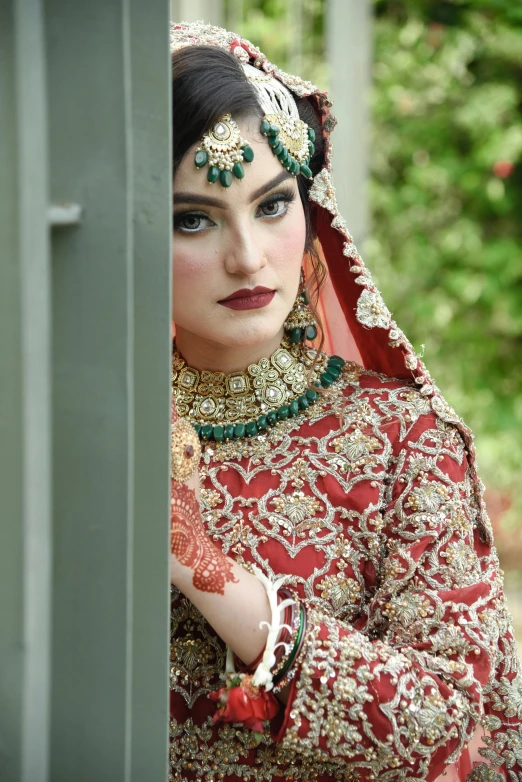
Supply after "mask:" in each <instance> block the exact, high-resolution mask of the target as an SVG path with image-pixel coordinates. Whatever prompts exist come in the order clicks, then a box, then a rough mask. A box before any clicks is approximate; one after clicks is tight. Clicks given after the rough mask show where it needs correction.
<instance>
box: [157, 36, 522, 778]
mask: <svg viewBox="0 0 522 782" xmlns="http://www.w3.org/2000/svg"><path fill="white" fill-rule="evenodd" d="M172 42H173V50H174V49H176V48H178V47H180V46H185V45H187V46H188V45H191V44H199V45H201V44H207V45H212V46H220V47H222V48H224V49H227V50H229V51H231V52H232V53H233V54H234V55H235V56H236V57H237V58H238V59H240V60H241V61H242V62H245V61H246V60H248V59H250V62H251V63H253V64H255V66H256V67H258V68H260V69H261V70H264V71H267V72H271V73H273V74H274V75H275V76H276V78H278V79H280V80H281V81H282V82H283V83H284V84H285V85H286V86H287V87H289V88H290V90H292V91H293V92H294V94H296V95H298V96H310V100H311V102H312V103H313V105H314V106H315V108H316V110H317V111H318V113H319V115H320V116H321V118H322V123H323V129H324V134H325V137H326V139H327V163H326V165H325V167H324V169H323V170H322V171H321V172H320V173H319V174H318V175H317V176H316V177H315V179H314V182H313V185H312V188H311V191H310V201H311V205H312V214H313V220H314V223H315V227H316V230H317V236H318V240H317V247H318V251H319V252H321V253H322V256H323V258H324V260H325V262H326V264H327V266H328V269H329V275H330V282H329V285H328V287H327V289H326V290H325V291H323V294H322V302H321V304H322V317H323V323H324V324H325V325H326V337H327V340H326V343H325V344H326V345H327V348H328V352H335V353H337V354H340V355H341V356H343V357H344V358H345V359H348V361H347V363H346V365H345V366H344V368H343V369H342V371H341V373H340V375H339V377H338V378H337V379H336V380H335V382H334V383H333V384H332V385H331V386H330V387H329V388H328V389H327V390H326V391H325V393H324V395H322V396H321V397H320V398H319V400H318V401H317V402H315V404H313V405H310V407H309V408H308V409H307V410H304V411H303V412H302V414H300V415H298V416H296V417H295V418H292V419H289V420H286V421H282V422H280V424H278V425H277V426H275V427H273V428H271V429H269V430H267V431H266V432H265V433H264V434H261V435H257V436H255V437H251V438H246V439H242V440H231V441H222V442H208V443H206V444H205V445H204V446H203V450H204V452H203V457H202V460H201V468H200V476H201V483H202V495H201V502H202V509H203V519H204V523H205V525H206V528H207V531H208V535H209V536H210V538H211V539H212V540H213V541H214V542H215V543H216V544H217V545H218V546H220V547H222V549H223V551H224V552H225V553H226V554H228V555H229V556H231V557H233V558H234V559H235V560H236V561H237V562H238V563H240V564H241V565H243V566H245V567H246V568H247V569H248V568H249V567H250V566H251V565H252V564H255V565H257V567H258V568H259V569H260V570H261V571H262V572H263V573H264V574H265V575H267V576H268V577H269V578H270V579H273V580H275V579H277V578H280V577H281V576H285V577H286V585H287V586H288V587H289V588H290V589H291V590H293V592H294V593H295V594H296V595H297V596H298V597H299V599H300V600H301V601H302V602H303V603H304V605H305V606H306V615H307V625H306V633H305V638H304V642H303V645H302V650H301V654H300V656H299V659H298V661H297V664H296V666H295V668H294V671H293V674H294V675H293V678H291V680H290V691H289V696H288V703H287V705H286V707H285V706H281V709H280V712H279V714H278V715H277V716H276V717H275V718H274V719H273V720H272V721H271V722H270V724H269V725H268V724H267V730H266V731H265V733H264V734H263V735H262V737H261V740H260V742H259V743H258V739H259V735H256V734H254V733H253V732H252V731H251V730H249V729H248V728H246V727H245V726H244V725H243V724H241V723H237V724H224V723H222V722H217V723H216V722H214V720H213V716H214V715H215V713H216V704H215V703H214V702H213V701H212V700H211V699H210V698H209V697H208V696H209V694H210V693H212V692H214V691H216V690H218V689H219V688H220V687H222V686H223V681H222V679H221V678H220V676H221V675H222V674H223V672H224V671H225V655H226V649H225V647H224V644H223V643H222V641H221V640H220V639H219V638H218V637H217V636H216V634H215V633H214V632H213V630H212V629H211V627H210V626H209V625H208V624H207V622H206V621H205V620H204V619H203V617H202V616H201V614H200V613H199V612H198V611H197V610H196V608H194V606H193V605H192V604H191V603H190V602H189V601H188V600H187V599H186V598H185V597H183V595H182V594H180V593H179V592H178V591H177V590H175V589H173V595H172V643H171V726H170V736H171V745H170V756H171V766H170V779H171V780H175V781H176V782H182V781H183V782H185V780H205V782H210V781H211V780H226V782H240V781H242V780H266V781H267V782H268V781H270V782H282V781H283V780H303V781H304V780H309V781H310V782H311V781H312V780H313V781H314V782H333V780H367V779H368V780H379V781H382V782H384V781H389V782H392V780H393V781H395V780H404V781H405V782H406V780H407V781H408V782H411V781H412V780H430V781H431V780H435V779H438V778H439V777H441V779H445V780H447V782H453V781H456V780H458V781H459V782H464V780H468V782H479V780H482V781H483V782H486V781H487V782H500V780H504V779H505V780H509V782H517V781H518V782H520V780H522V734H521V729H520V716H521V710H522V700H521V695H520V690H521V680H520V673H519V661H518V655H517V650H516V646H515V641H514V638H513V631H512V629H511V620H510V616H509V613H508V611H507V607H506V602H505V598H504V594H503V588H502V579H501V575H500V574H501V571H500V570H499V564H498V559H497V555H496V552H495V549H494V547H493V545H492V535H491V527H490V523H489V520H488V516H487V513H486V509H485V506H484V504H483V500H482V486H481V483H480V481H479V479H478V477H477V473H476V466H475V450H474V446H473V440H472V435H471V433H470V432H469V430H468V428H467V427H466V426H465V424H464V423H463V422H462V420H461V419H460V418H459V417H458V416H457V414H456V413H455V412H454V411H453V410H452V409H451V408H450V407H449V405H448V404H447V403H446V402H445V401H444V399H443V398H442V396H441V393H440V391H439V390H438V388H437V387H436V385H435V384H434V382H433V380H432V379H431V377H430V375H429V373H428V371H427V370H426V368H425V366H424V365H423V363H422V362H421V361H420V359H419V358H418V357H417V356H416V354H415V352H414V350H413V348H412V346H411V345H410V343H409V342H408V340H407V339H406V337H405V335H404V334H403V333H402V331H401V330H400V329H399V327H398V326H397V324H396V323H395V322H394V321H393V320H392V317H391V315H390V312H389V311H388V310H387V308H386V306H385V304H384V302H383V300H382V298H381V296H380V294H379V292H378V291H377V289H376V288H375V285H374V283H373V282H372V279H371V276H370V273H369V272H368V271H367V269H366V268H365V266H364V265H363V262H362V260H361V258H360V256H359V254H358V253H357V250H356V248H355V247H354V245H353V242H352V240H351V237H350V235H349V234H348V232H347V229H346V225H345V222H344V220H343V218H342V217H341V216H340V215H339V214H338V210H337V204H336V200H335V190H334V187H333V184H332V179H331V170H330V133H331V131H332V130H333V128H334V125H335V120H334V118H333V116H332V115H331V114H330V106H331V104H330V102H329V100H328V98H327V96H326V95H325V94H324V93H322V92H320V91H319V90H317V89H316V88H315V87H313V85H311V84H310V83H308V82H304V81H302V80H300V79H298V78H296V77H294V76H289V75H287V74H285V73H283V72H281V71H280V70H278V69H277V68H275V67H274V66H273V65H271V64H270V63H269V62H268V61H267V60H266V58H265V57H264V56H263V55H262V54H261V52H260V51H259V50H258V49H257V48H256V47H254V46H253V45H252V44H250V43H249V42H248V41H245V40H243V39H241V38H239V37H238V36H236V35H234V34H233V33H228V32H226V31H224V30H221V29H220V28H216V27H210V26H205V25H203V24H201V23H198V24H195V25H176V26H173V29H172ZM313 356H314V353H313V351H310V350H306V349H304V348H302V347H301V346H292V345H289V344H287V345H285V344H283V345H282V346H281V348H280V349H279V351H276V354H274V356H272V357H267V360H263V361H261V362H259V364H257V365H253V367H249V372H248V373H247V372H246V371H245V373H243V374H244V376H247V375H248V377H249V378H250V381H249V382H253V381H254V380H255V381H256V383H257V388H264V387H266V386H267V385H269V384H270V382H271V379H270V378H273V375H270V371H271V370H274V369H275V368H276V365H277V366H278V367H279V369H278V371H279V373H280V375H281V377H283V375H284V376H285V377H286V381H285V382H289V383H291V382H293V381H292V377H294V376H295V377H297V376H298V375H299V374H300V373H301V374H302V372H303V367H304V368H305V369H307V368H308V367H309V365H310V363H311V361H312V359H313ZM326 361H327V357H324V356H322V355H321V357H320V359H319V368H320V367H321V366H324V363H325V362H326ZM278 362H279V365H278ZM281 364H282V366H281ZM184 369H185V365H184V362H183V360H182V359H181V357H179V356H177V355H175V357H174V364H173V377H174V378H176V377H178V375H179V373H180V372H183V371H184ZM285 372H286V375H285ZM292 372H293V373H294V374H293V375H292ZM263 373H264V374H263ZM288 373H290V374H288ZM204 374H205V375H206V376H205V377H203V375H204ZM196 380H197V384H199V385H198V393H199V394H200V400H201V398H202V397H205V395H206V396H207V397H208V398H211V397H212V388H213V387H214V388H215V387H216V386H219V385H220V384H223V383H224V382H225V381H224V377H223V376H220V374H219V373H214V375H210V373H201V377H198V378H197V379H196ZM176 401H177V402H178V401H180V400H178V399H177V400H176ZM181 401H182V400H181ZM210 407H212V403H210ZM178 409H179V408H178ZM180 413H181V411H180ZM181 414H182V413H181ZM441 775H445V776H443V777H442V776H441Z"/></svg>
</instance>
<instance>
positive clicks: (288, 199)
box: [174, 192, 296, 234]
mask: <svg viewBox="0 0 522 782" xmlns="http://www.w3.org/2000/svg"><path fill="white" fill-rule="evenodd" d="M295 198H296V194H295V193H294V192H285V193H275V194H274V195H272V196H269V198H267V199H266V200H265V201H263V203H261V204H259V207H258V209H263V208H264V207H267V206H270V205H271V204H278V203H280V202H283V203H284V204H285V208H284V209H283V211H282V212H280V213H279V214H275V215H267V214H265V215H263V216H264V217H266V218H267V219H268V220H278V219H280V218H282V217H284V216H285V215H286V214H287V213H288V208H289V206H290V204H291V203H292V202H293V201H295ZM191 217H192V218H193V217H197V218H199V219H201V220H210V217H208V215H206V214H205V213H204V212H180V213H178V214H175V215H174V230H175V231H179V232H180V233H183V234H199V233H202V232H203V231H205V230H206V229H205V228H196V229H190V228H182V227H181V224H182V222H183V221H184V220H187V218H191Z"/></svg>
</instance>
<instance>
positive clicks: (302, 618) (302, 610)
mask: <svg viewBox="0 0 522 782" xmlns="http://www.w3.org/2000/svg"><path fill="white" fill-rule="evenodd" d="M304 625H305V607H304V605H303V604H302V603H301V606H300V612H299V630H298V631H297V638H296V639H295V643H294V646H293V648H292V651H291V652H290V655H289V657H288V660H287V661H286V663H285V665H284V666H283V669H282V670H281V671H280V673H278V675H277V676H276V677H275V678H274V684H277V683H278V682H280V681H281V679H282V678H283V677H284V676H285V674H286V673H287V671H289V670H290V668H291V667H292V663H293V662H294V660H295V658H296V656H297V652H298V650H299V647H300V645H301V639H302V637H303V630H304Z"/></svg>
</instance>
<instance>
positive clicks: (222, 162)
mask: <svg viewBox="0 0 522 782" xmlns="http://www.w3.org/2000/svg"><path fill="white" fill-rule="evenodd" d="M253 159H254V150H253V149H252V147H251V146H250V145H249V143H248V141H245V139H244V138H242V137H241V133H240V132H239V127H238V126H237V123H236V122H234V120H233V119H232V117H231V116H230V114H225V115H224V116H223V117H221V119H219V120H218V121H217V122H216V124H215V125H214V127H212V128H211V129H210V130H209V131H208V133H205V135H204V136H203V138H202V139H201V145H200V146H199V147H198V148H197V150H196V154H195V155H194V164H195V166H196V168H203V167H204V166H206V165H208V171H207V179H208V181H209V182H217V181H218V179H219V181H220V183H221V185H222V186H223V187H230V185H231V184H232V182H233V181H234V177H235V178H236V179H243V177H244V176H245V169H244V167H243V163H251V162H252V161H253Z"/></svg>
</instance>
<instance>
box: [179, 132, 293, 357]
mask: <svg viewBox="0 0 522 782" xmlns="http://www.w3.org/2000/svg"><path fill="white" fill-rule="evenodd" d="M259 122H260V121H259V119H258V118H257V117H256V118H252V119H250V120H249V119H247V120H245V121H244V122H238V124H239V127H240V130H241V135H242V136H243V138H245V139H247V140H248V142H249V143H250V145H251V147H252V149H253V150H254V160H253V162H252V163H250V164H244V168H245V177H244V179H243V180H238V179H236V178H234V181H233V183H232V185H231V187H230V188H227V189H225V188H223V187H222V186H221V185H220V184H219V182H216V183H214V184H211V183H210V182H208V181H207V177H206V173H207V168H206V167H205V168H203V169H198V168H196V166H195V165H194V154H195V151H196V148H197V146H198V145H197V144H195V145H194V147H193V148H192V149H190V150H189V151H188V152H187V154H186V155H185V157H184V158H183V160H182V161H181V164H180V165H179V167H178V170H177V172H176V176H175V179H174V243H173V270H174V273H173V319H174V323H175V325H176V341H177V344H178V348H179V350H180V352H182V354H183V355H184V356H185V358H186V359H187V360H188V361H190V360H191V358H193V359H197V360H199V361H201V360H205V359H206V361H207V366H206V368H208V369H212V368H213V367H211V366H210V365H209V361H211V359H210V357H211V356H214V357H216V361H213V360H212V361H211V363H214V364H215V367H217V368H219V353H222V354H223V355H227V356H230V355H231V353H234V349H236V353H237V351H239V352H240V353H242V354H245V349H248V348H252V351H253V354H259V356H257V355H256V357H254V358H253V359H252V360H254V361H255V360H258V358H260V357H261V356H263V355H269V352H273V350H275V349H276V348H277V347H278V345H279V342H280V340H281V338H282V333H283V330H282V329H283V323H284V320H285V318H286V317H287V315H288V313H289V312H290V310H291V308H292V305H293V303H294V301H295V298H296V295H297V289H298V285H299V275H300V268H301V264H302V260H303V253H304V245H305V234H306V227H305V216H304V211H303V206H302V203H301V200H300V197H299V192H298V188H297V181H296V179H295V177H293V176H291V175H290V174H288V172H287V171H286V170H285V169H284V168H283V167H282V166H281V163H280V162H279V160H278V159H277V158H276V157H275V155H273V153H272V151H271V149H270V147H269V146H268V143H267V141H266V138H264V137H263V136H262V135H261V134H260V132H259V130H258V128H259ZM255 288H262V289H263V290H264V291H265V292H266V293H265V294H264V295H263V294H261V295H260V296H258V297H257V298H250V299H249V298H248V296H247V297H245V290H246V291H252V290H253V289H255ZM238 291H241V294H239V296H238V297H237V298H235V299H234V298H232V299H231V298H230V297H234V296H236V295H237V292H238ZM226 300H228V301H226ZM265 350H266V351H269V352H265ZM246 353H248V350H247V351H246ZM215 367H214V368H215Z"/></svg>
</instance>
